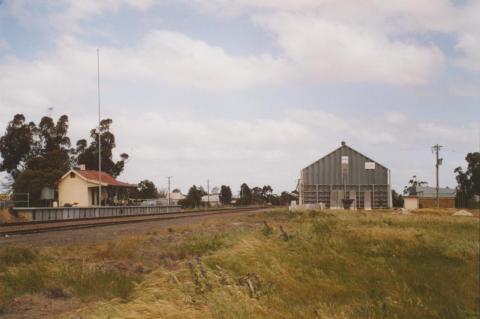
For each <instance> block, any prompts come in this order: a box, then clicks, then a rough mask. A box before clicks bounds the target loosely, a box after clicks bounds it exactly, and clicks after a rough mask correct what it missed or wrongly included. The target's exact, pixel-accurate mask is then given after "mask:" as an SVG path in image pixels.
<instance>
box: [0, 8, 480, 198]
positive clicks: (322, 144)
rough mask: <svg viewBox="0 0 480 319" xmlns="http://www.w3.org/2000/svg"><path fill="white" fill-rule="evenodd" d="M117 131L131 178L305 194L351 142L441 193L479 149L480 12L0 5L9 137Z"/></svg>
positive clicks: (0, 99)
mask: <svg viewBox="0 0 480 319" xmlns="http://www.w3.org/2000/svg"><path fill="white" fill-rule="evenodd" d="M97 47H98V48H100V52H101V74H102V82H101V85H102V113H103V116H104V117H110V118H112V119H113V121H114V125H113V130H114V133H115V134H116V135H117V136H118V148H117V151H118V152H127V153H129V154H130V156H131V160H130V161H129V163H128V164H127V167H126V170H125V172H124V174H123V175H122V179H123V180H126V181H129V182H138V181H140V180H142V179H145V178H148V179H151V180H153V181H154V182H155V183H156V184H157V185H158V186H159V187H160V188H162V187H165V185H166V178H165V177H166V176H168V175H173V176H174V179H173V181H174V186H177V187H180V188H181V189H182V190H183V191H186V190H187V188H188V187H189V186H190V185H192V184H197V185H199V184H200V185H204V184H206V180H207V178H209V179H210V180H211V184H212V185H221V184H228V185H231V186H232V187H233V188H234V189H235V190H236V189H237V188H238V187H239V185H240V184H241V183H242V182H247V183H248V184H249V185H252V186H253V185H264V184H271V185H272V186H273V188H274V190H275V191H277V192H280V191H281V190H292V189H293V188H294V187H295V185H296V179H297V178H298V175H299V171H300V169H301V168H302V167H304V166H306V165H308V164H309V163H311V162H313V161H315V160H316V159H318V158H319V157H321V156H323V155H325V154H327V153H328V152H330V151H331V150H332V149H334V148H336V147H338V146H339V145H340V141H342V140H346V141H347V144H349V145H350V146H352V147H353V148H355V149H357V150H359V151H360V152H363V153H365V154H367V155H368V156H370V157H372V158H373V159H375V160H377V161H379V162H381V163H382V164H384V165H385V166H387V167H389V168H390V169H391V171H392V179H393V185H394V187H395V188H396V189H397V190H401V189H402V188H403V186H404V185H405V184H406V182H407V181H408V179H409V178H410V177H411V176H412V175H417V176H419V177H420V178H421V179H423V180H427V181H428V182H430V183H431V184H433V183H434V166H433V165H434V157H433V155H432V154H431V151H430V147H431V146H432V145H433V144H436V143H439V144H442V145H445V148H444V152H443V154H442V156H443V157H444V159H445V160H444V166H443V167H442V170H441V184H442V185H443V186H451V187H453V186H455V178H454V175H453V169H454V168H455V167H457V166H459V165H464V160H463V159H464V157H465V155H466V153H468V152H471V151H476V150H478V149H479V147H480V146H479V143H480V142H479V139H480V133H479V126H480V86H479V85H480V54H479V51H480V1H453V2H452V1H446V0H425V1H422V2H420V3H419V2H418V1H405V0H402V1H401V0H392V1H374V0H368V1H364V2H362V3H360V2H359V1H350V0H337V1H333V0H264V1H254V0H208V1H207V0H195V1H187V0H177V1H173V0H162V1H152V0H117V1H114V0H105V1H94V0H83V1H73V0H59V1H53V0H51V1H48V0H47V1H41V2H39V1H31V0H17V1H9V0H4V1H0V127H3V128H4V127H5V126H6V124H7V123H8V121H10V120H11V118H12V117H13V115H14V114H15V113H23V114H25V115H26V116H27V118H28V119H29V120H34V121H38V120H39V119H40V118H41V116H42V115H45V114H48V111H47V109H48V108H49V107H53V112H51V115H52V116H54V117H58V116H60V115H61V114H67V115H69V116H70V124H71V130H70V135H71V137H72V140H73V141H76V140H77V139H79V138H83V137H86V135H87V132H88V130H89V129H90V128H92V127H93V126H95V121H96V82H95V81H96V67H97V66H96V48H97Z"/></svg>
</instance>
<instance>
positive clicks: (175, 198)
mask: <svg viewBox="0 0 480 319" xmlns="http://www.w3.org/2000/svg"><path fill="white" fill-rule="evenodd" d="M186 197H187V196H185V195H183V194H182V193H180V192H173V193H170V205H178V202H180V201H181V200H183V199H185V198H186ZM161 200H162V204H163V205H168V194H167V197H166V198H162V199H161Z"/></svg>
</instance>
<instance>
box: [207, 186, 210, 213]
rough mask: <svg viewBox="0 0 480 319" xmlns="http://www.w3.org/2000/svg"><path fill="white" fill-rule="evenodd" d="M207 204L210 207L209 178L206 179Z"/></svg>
mask: <svg viewBox="0 0 480 319" xmlns="http://www.w3.org/2000/svg"><path fill="white" fill-rule="evenodd" d="M207 206H208V207H210V180H209V179H207Z"/></svg>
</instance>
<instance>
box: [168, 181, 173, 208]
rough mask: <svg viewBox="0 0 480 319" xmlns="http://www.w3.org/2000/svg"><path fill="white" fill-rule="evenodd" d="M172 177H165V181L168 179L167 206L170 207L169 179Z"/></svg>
mask: <svg viewBox="0 0 480 319" xmlns="http://www.w3.org/2000/svg"><path fill="white" fill-rule="evenodd" d="M172 177H173V176H167V179H168V206H170V179H171V178H172Z"/></svg>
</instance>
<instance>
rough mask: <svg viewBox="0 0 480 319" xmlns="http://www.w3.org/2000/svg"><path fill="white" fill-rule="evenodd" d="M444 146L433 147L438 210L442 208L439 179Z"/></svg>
mask: <svg viewBox="0 0 480 319" xmlns="http://www.w3.org/2000/svg"><path fill="white" fill-rule="evenodd" d="M442 147H443V146H441V145H438V144H436V145H434V146H433V147H432V152H435V169H436V180H437V185H436V201H437V205H436V206H437V208H440V178H439V175H440V174H439V170H440V165H442V159H441V158H440V150H441V149H442Z"/></svg>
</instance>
